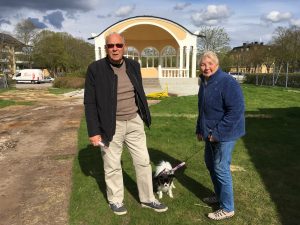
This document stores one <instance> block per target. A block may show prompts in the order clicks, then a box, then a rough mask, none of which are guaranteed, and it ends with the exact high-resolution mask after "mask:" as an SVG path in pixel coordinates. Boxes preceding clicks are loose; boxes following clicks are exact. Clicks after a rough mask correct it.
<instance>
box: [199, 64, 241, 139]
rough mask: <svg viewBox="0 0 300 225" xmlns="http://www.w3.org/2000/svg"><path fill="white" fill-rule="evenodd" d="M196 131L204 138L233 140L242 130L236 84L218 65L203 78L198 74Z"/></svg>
mask: <svg viewBox="0 0 300 225" xmlns="http://www.w3.org/2000/svg"><path fill="white" fill-rule="evenodd" d="M200 79H201V83H200V87H199V92H198V113H199V114H198V119H197V125H196V134H201V135H202V137H203V138H204V139H205V140H207V137H208V135H212V136H213V138H214V139H215V140H217V141H234V140H236V139H238V138H239V137H241V136H243V135H244V134H245V116H244V113H245V104H244V97H243V93H242V90H241V87H240V84H239V83H238V82H237V81H236V80H235V79H234V78H233V77H232V76H230V75H229V74H227V73H225V72H223V71H222V70H221V69H220V68H219V69H218V70H217V71H216V72H215V73H214V74H213V75H211V76H210V78H209V79H208V80H207V82H205V79H204V76H203V75H200Z"/></svg>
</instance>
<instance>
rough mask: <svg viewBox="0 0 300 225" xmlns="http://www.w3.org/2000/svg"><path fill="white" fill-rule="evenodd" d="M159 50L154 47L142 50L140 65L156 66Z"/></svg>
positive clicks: (146, 66) (144, 66) (145, 66)
mask: <svg viewBox="0 0 300 225" xmlns="http://www.w3.org/2000/svg"><path fill="white" fill-rule="evenodd" d="M158 59H159V52H158V51H157V49H156V48H153V47H147V48H145V49H144V50H143V51H142V54H141V60H142V67H143V68H148V67H158Z"/></svg>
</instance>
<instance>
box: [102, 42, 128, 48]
mask: <svg viewBox="0 0 300 225" xmlns="http://www.w3.org/2000/svg"><path fill="white" fill-rule="evenodd" d="M115 46H116V47H117V48H123V46H124V44H121V43H120V44H106V47H107V48H113V47H115Z"/></svg>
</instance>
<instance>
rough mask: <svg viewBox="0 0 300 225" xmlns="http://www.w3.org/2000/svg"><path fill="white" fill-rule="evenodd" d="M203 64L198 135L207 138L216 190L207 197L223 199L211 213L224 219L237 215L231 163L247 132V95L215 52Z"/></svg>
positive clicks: (211, 201) (207, 155)
mask: <svg viewBox="0 0 300 225" xmlns="http://www.w3.org/2000/svg"><path fill="white" fill-rule="evenodd" d="M199 66H200V69H201V71H202V74H201V75H200V79H201V84H200V88H199V93H198V110H199V115H198V120H197V126H196V135H197V138H198V140H199V141H205V154H204V157H205V164H206V167H207V169H208V171H209V173H210V177H211V180H212V183H213V186H214V192H215V195H213V196H209V197H207V198H204V199H203V201H204V202H205V203H207V204H216V203H219V205H220V208H219V210H217V211H215V212H213V213H209V214H208V217H209V218H210V219H214V220H222V219H225V218H229V217H232V216H233V215H234V200H233V187H232V177H231V172H230V163H231V154H232V151H233V148H234V145H235V142H236V140H237V139H238V138H240V137H241V136H243V135H244V134H245V117H244V111H245V106H244V97H243V93H242V90H241V87H240V85H239V83H238V82H237V81H236V80H235V79H234V78H233V77H231V76H230V75H228V74H227V73H225V72H223V71H222V70H221V68H219V60H218V57H217V55H216V54H215V53H214V52H211V51H208V52H205V53H204V54H203V55H202V57H201V58H200V60H199Z"/></svg>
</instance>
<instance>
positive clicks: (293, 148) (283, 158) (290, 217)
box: [243, 107, 300, 224]
mask: <svg viewBox="0 0 300 225" xmlns="http://www.w3.org/2000/svg"><path fill="white" fill-rule="evenodd" d="M299 127H300V108H299V107H292V108H280V109H261V110H260V111H259V112H247V117H246V129H247V134H246V136H245V137H243V141H244V143H245V145H246V148H247V149H248V152H249V155H250V157H251V160H252V161H253V163H254V165H255V167H256V170H257V171H258V173H259V174H260V176H261V177H262V180H263V182H264V185H265V187H266V189H267V191H268V192H269V194H270V196H271V198H272V201H273V202H274V203H275V204H276V207H277V211H278V214H279V216H280V219H281V223H282V224H299V219H300V218H299V209H300V196H299V190H300V182H299V174H300V166H299V165H300V151H299V150H300V144H299V143H300V142H299V138H300V136H299V133H300V128H299ZM297 177H298V178H297ZM261 204H263V202H262V203H261Z"/></svg>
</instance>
